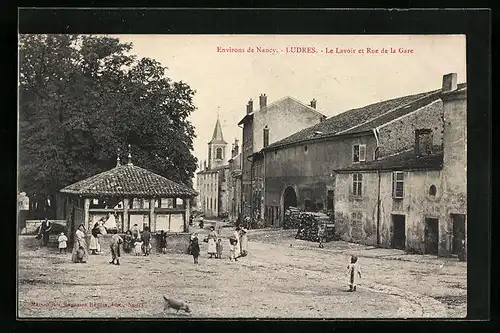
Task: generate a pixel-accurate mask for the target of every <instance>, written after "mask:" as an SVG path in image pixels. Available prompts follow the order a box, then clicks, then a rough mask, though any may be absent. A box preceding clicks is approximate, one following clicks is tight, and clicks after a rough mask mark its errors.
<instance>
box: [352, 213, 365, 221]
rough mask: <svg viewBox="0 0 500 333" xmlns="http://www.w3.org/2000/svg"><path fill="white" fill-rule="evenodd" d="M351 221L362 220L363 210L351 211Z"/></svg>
mask: <svg viewBox="0 0 500 333" xmlns="http://www.w3.org/2000/svg"><path fill="white" fill-rule="evenodd" d="M352 220H353V222H362V221H363V212H353V213H352Z"/></svg>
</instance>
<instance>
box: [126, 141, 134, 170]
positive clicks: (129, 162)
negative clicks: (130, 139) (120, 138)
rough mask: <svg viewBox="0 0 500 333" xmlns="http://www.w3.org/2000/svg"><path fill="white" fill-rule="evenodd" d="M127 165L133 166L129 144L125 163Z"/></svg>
mask: <svg viewBox="0 0 500 333" xmlns="http://www.w3.org/2000/svg"><path fill="white" fill-rule="evenodd" d="M127 165H133V164H132V153H131V147H130V143H129V144H128V163H127Z"/></svg>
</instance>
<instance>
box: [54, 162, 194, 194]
mask: <svg viewBox="0 0 500 333" xmlns="http://www.w3.org/2000/svg"><path fill="white" fill-rule="evenodd" d="M61 192H63V193H71V194H80V195H85V196H89V197H98V196H103V195H106V196H137V197H153V196H154V197H164V198H165V197H170V198H174V197H176V198H182V197H193V196H196V195H197V193H196V191H195V190H194V189H192V188H189V187H187V186H185V185H181V184H178V183H176V182H174V181H171V180H169V179H167V178H165V177H163V176H160V175H157V174H155V173H153V172H151V171H148V170H146V169H143V168H140V167H138V166H135V165H119V166H116V167H115V168H113V169H111V170H108V171H104V172H101V173H99V174H97V175H95V176H92V177H89V178H87V179H84V180H81V181H79V182H76V183H74V184H71V185H69V186H66V187H65V188H63V189H61Z"/></svg>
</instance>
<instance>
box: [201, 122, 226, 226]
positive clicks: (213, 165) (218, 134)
mask: <svg viewBox="0 0 500 333" xmlns="http://www.w3.org/2000/svg"><path fill="white" fill-rule="evenodd" d="M226 146H227V142H226V141H224V137H223V135H222V127H221V124H220V120H219V117H217V121H216V123H215V128H214V132H213V135H212V139H211V140H210V141H209V142H208V165H207V162H206V161H205V162H204V164H203V166H200V169H201V171H199V172H198V173H197V174H196V184H197V189H198V191H199V193H200V195H199V206H200V207H201V211H202V212H203V213H204V214H205V216H206V217H225V216H227V214H228V210H229V197H228V189H227V187H228V182H229V165H228V164H226V158H227V156H226Z"/></svg>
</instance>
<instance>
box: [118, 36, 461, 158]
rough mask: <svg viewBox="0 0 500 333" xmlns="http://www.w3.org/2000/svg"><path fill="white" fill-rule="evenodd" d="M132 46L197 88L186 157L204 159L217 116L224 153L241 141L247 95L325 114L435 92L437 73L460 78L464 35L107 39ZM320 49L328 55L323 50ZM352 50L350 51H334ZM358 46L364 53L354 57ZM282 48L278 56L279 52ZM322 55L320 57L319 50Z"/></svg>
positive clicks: (173, 77)
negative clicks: (312, 106)
mask: <svg viewBox="0 0 500 333" xmlns="http://www.w3.org/2000/svg"><path fill="white" fill-rule="evenodd" d="M113 37H118V38H120V40H121V41H123V42H132V43H133V46H134V49H133V53H134V54H136V55H137V56H139V57H150V58H153V59H155V60H157V61H159V62H160V63H162V64H163V65H164V66H166V67H168V70H167V73H166V74H167V76H169V77H170V78H172V79H173V80H174V81H180V80H182V81H184V82H186V83H187V84H189V85H190V86H191V87H192V88H193V89H195V90H196V91H197V93H196V95H195V99H194V102H195V105H196V107H197V110H196V111H195V112H194V113H193V114H192V115H191V117H190V120H191V122H192V123H193V125H194V126H195V127H196V134H197V137H196V138H195V140H194V154H195V156H196V157H198V159H200V160H204V159H206V158H207V142H208V141H209V140H210V139H211V135H212V132H213V129H214V125H215V121H216V118H217V110H220V111H219V114H220V120H221V124H222V130H223V134H224V139H225V140H226V141H227V142H228V148H227V153H228V154H229V152H230V149H231V143H232V142H234V139H235V138H238V139H239V140H240V142H241V136H242V130H241V129H240V128H239V127H238V126H237V123H238V121H239V120H240V119H241V118H242V117H243V116H244V115H245V112H246V103H247V101H248V100H249V99H250V98H252V99H253V100H254V108H255V107H256V106H258V103H259V102H258V100H259V95H260V94H261V93H266V94H267V96H268V104H269V103H272V102H273V101H276V100H278V99H280V98H282V97H284V96H287V95H289V96H292V97H295V98H297V99H298V100H300V101H302V102H303V103H305V104H308V103H309V101H310V100H311V99H313V98H315V99H316V100H317V109H318V111H320V112H322V113H323V114H325V115H327V116H328V117H330V116H333V115H336V114H338V113H341V112H343V111H346V110H349V109H352V108H356V107H361V106H364V105H368V104H371V103H375V102H378V101H382V100H386V99H390V98H394V97H399V96H404V95H408V94H414V93H420V92H424V91H428V90H433V89H438V88H440V87H441V80H442V75H443V74H447V73H451V72H455V73H457V74H458V81H459V82H465V81H466V48H465V36H459V35H455V36H451V35H448V36H446V35H441V36H439V35H428V36H425V35H420V36H416V35H413V36H404V35H393V36H381V35H380V36H368V35H365V36H361V35H356V36H347V35H328V36H324V35H323V36H313V35H295V36H292V35H269V36H265V35H259V36H249V35H220V36H214V35H114V36H113ZM258 46H259V47H263V48H271V49H272V48H276V49H277V50H278V51H279V52H278V53H277V54H270V53H257V52H255V53H248V52H225V53H221V52H217V47H221V48H224V49H228V48H243V49H245V51H246V50H247V49H248V47H252V48H254V50H255V51H256V47H258ZM295 46H299V47H300V46H304V47H315V48H316V51H317V53H314V54H311V53H306V54H304V53H302V54H297V53H286V47H289V48H290V47H295ZM391 47H392V48H393V49H395V50H396V51H399V48H405V49H413V50H414V53H412V54H410V53H399V52H397V53H390V51H389V53H387V54H367V53H366V48H372V49H382V48H386V49H388V50H390V48H391ZM326 48H329V49H333V50H334V53H326ZM336 48H339V49H350V48H354V49H355V50H356V53H355V54H353V53H342V54H339V53H335V49H336ZM359 49H364V50H365V53H363V54H361V53H358V50H359ZM281 50H283V52H281ZM321 51H323V52H321Z"/></svg>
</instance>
